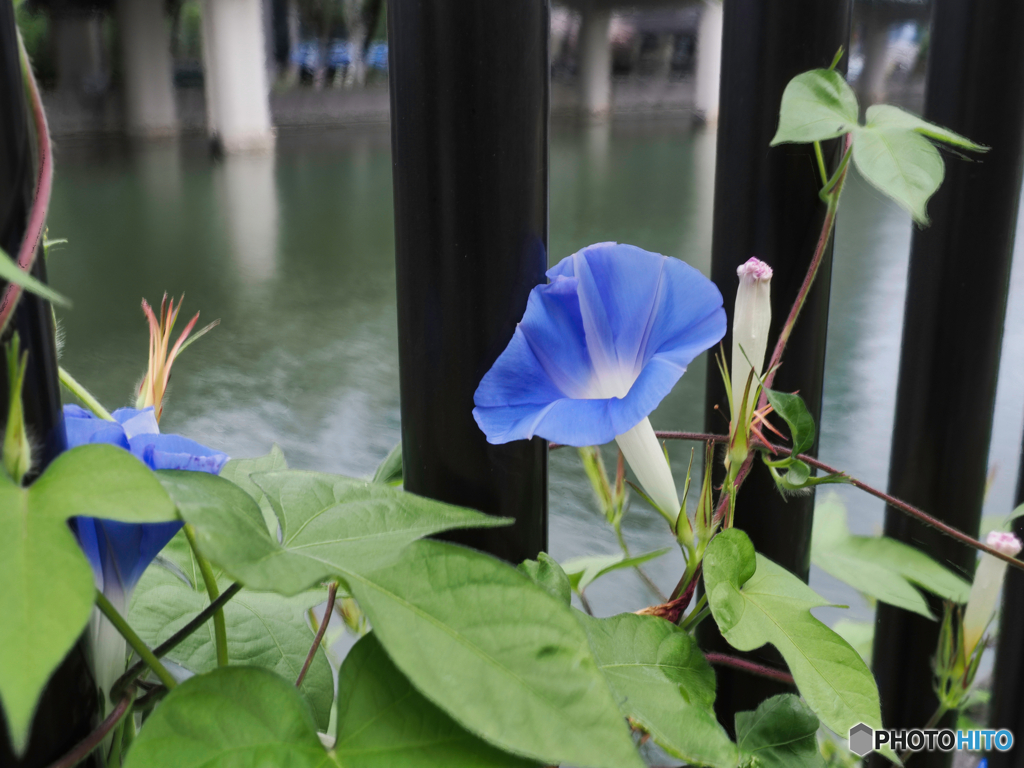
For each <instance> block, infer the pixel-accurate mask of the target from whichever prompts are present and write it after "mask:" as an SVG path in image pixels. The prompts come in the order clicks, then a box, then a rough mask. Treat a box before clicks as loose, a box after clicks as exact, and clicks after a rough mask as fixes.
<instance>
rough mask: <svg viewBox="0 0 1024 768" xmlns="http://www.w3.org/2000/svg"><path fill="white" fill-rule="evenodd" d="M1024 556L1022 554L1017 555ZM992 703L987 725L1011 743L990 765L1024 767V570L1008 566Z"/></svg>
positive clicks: (1017, 526)
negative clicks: (1011, 737) (1006, 733)
mask: <svg viewBox="0 0 1024 768" xmlns="http://www.w3.org/2000/svg"><path fill="white" fill-rule="evenodd" d="M1016 503H1017V505H1021V504H1024V448H1022V450H1021V456H1020V473H1019V474H1018V476H1017V501H1016ZM1013 532H1014V533H1016V534H1017V537H1018V538H1020V539H1022V540H1024V517H1018V518H1017V519H1016V520H1015V521H1014V523H1013ZM1018 557H1020V558H1021V559H1024V554H1021V555H1018ZM991 701H992V703H991V709H990V710H989V720H988V724H989V726H990V727H991V728H996V729H1001V728H1008V729H1009V730H1010V732H1011V733H1013V734H1014V744H1013V746H1012V747H1011V748H1010V749H1009V750H1008V751H1006V752H997V751H993V752H992V753H990V754H989V756H988V765H989V768H1024V745H1022V744H1021V743H1020V741H1019V740H1020V739H1021V738H1024V572H1021V571H1018V570H1017V569H1015V568H1010V569H1008V570H1007V573H1006V583H1005V586H1004V587H1003V606H1002V610H1001V611H1000V613H999V636H998V641H997V646H996V666H995V673H994V674H993V675H992V700H991Z"/></svg>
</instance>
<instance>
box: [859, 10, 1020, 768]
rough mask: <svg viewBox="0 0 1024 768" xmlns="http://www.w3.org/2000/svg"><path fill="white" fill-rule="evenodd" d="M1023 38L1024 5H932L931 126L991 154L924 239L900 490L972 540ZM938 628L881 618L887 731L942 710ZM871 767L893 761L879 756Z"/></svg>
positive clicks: (878, 666) (947, 557)
mask: <svg viewBox="0 0 1024 768" xmlns="http://www.w3.org/2000/svg"><path fill="white" fill-rule="evenodd" d="M1022 36H1024V5H1022V4H1021V3H1019V2H1017V0H935V2H934V9H933V17H932V32H931V46H930V52H929V59H928V83H927V96H926V102H925V117H926V118H927V119H928V120H931V121H933V122H936V123H939V124H940V125H944V126H947V127H949V128H951V129H953V130H954V131H957V132H958V133H961V134H963V135H965V136H969V137H970V138H971V139H973V140H974V141H978V142H981V143H982V144H986V145H988V146H990V147H992V150H991V151H990V152H989V153H988V154H986V155H983V156H981V157H979V158H977V159H974V160H973V161H968V160H962V159H957V158H954V159H952V160H951V161H949V162H947V163H946V178H945V181H944V182H943V185H942V187H941V188H940V189H939V191H938V193H937V194H936V195H935V197H934V198H933V199H932V201H931V203H930V204H929V206H928V210H929V214H930V216H931V219H932V224H931V226H929V227H927V228H925V229H920V230H917V231H915V233H914V236H913V241H912V245H911V255H910V268H909V273H908V280H907V300H906V310H905V313H904V326H903V350H902V355H901V360H900V374H899V390H898V393H897V399H896V420H895V425H894V428H893V442H892V460H891V464H890V469H889V490H890V491H891V492H892V493H893V494H894V495H896V496H898V497H899V498H901V499H905V500H906V501H909V502H910V503H911V504H914V505H916V506H918V507H920V508H922V509H925V510H928V511H929V512H930V513H932V514H933V515H935V516H937V517H938V518H940V519H941V520H944V521H946V522H947V523H950V524H952V525H954V526H956V527H957V528H959V529H961V530H963V531H966V532H967V533H970V534H975V533H977V531H978V527H979V522H980V519H981V508H982V502H983V498H984V493H985V481H986V476H987V472H988V466H987V465H988V450H989V440H990V437H991V432H992V414H993V409H994V406H995V395H996V380H997V377H998V372H999V355H1000V351H1001V347H1002V336H1003V322H1004V315H1005V308H1006V299H1007V292H1008V289H1009V275H1010V261H1011V257H1012V253H1013V240H1014V230H1015V227H1016V220H1017V207H1018V202H1019V199H1020V197H1019V195H1020V186H1021V157H1022V154H1021V152H1022V137H1024V47H1022V46H1021V44H1020V41H1021V39H1022ZM885 533H886V535H888V536H893V537H895V538H897V539H899V540H901V541H905V542H908V543H910V544H913V545H914V546H916V547H918V548H920V549H921V550H923V551H924V552H927V553H928V554H930V555H931V556H933V557H935V558H937V559H939V560H940V561H942V562H944V563H946V564H947V565H949V566H950V567H952V568H953V569H955V570H957V571H959V572H961V573H964V574H966V575H967V577H968V578H970V577H971V575H972V574H973V572H974V564H975V560H976V553H975V552H974V550H972V549H970V548H968V547H965V546H963V545H961V544H958V543H956V542H955V541H954V540H953V539H950V538H948V537H945V536H942V535H940V534H938V533H936V532H935V531H934V530H932V529H930V528H925V527H923V526H921V525H920V524H918V523H916V522H914V521H912V520H910V519H908V518H907V517H906V516H904V515H902V514H901V513H900V512H898V511H895V510H892V509H889V510H887V511H886V521H885ZM938 628H939V627H938V624H937V623H935V622H931V621H928V620H926V619H924V618H922V617H921V616H917V615H916V614H911V613H908V612H906V611H902V610H900V609H898V608H893V607H891V606H887V605H880V606H879V608H878V614H877V622H876V632H875V642H874V655H873V666H874V672H875V676H876V678H877V680H878V687H879V692H880V693H881V697H882V720H883V722H884V723H885V724H886V725H887V726H891V727H898V728H913V727H921V726H922V725H924V724H925V723H926V722H927V721H928V719H929V717H930V716H931V715H932V713H933V711H934V710H935V708H936V705H937V701H936V698H935V696H934V695H933V694H932V692H931V691H932V670H931V658H932V656H933V654H934V653H935V645H936V641H937V638H938ZM1019 652H1020V649H1018V653H1019ZM943 722H944V725H948V724H950V723H952V722H953V716H952V715H949V716H947V719H946V720H944V721H943ZM951 759H952V755H951V754H943V753H941V752H933V753H922V754H920V755H917V756H915V757H914V762H915V764H917V768H938V767H939V766H948V765H950V762H951ZM870 764H871V765H872V766H878V767H879V768H880V766H882V765H887V764H888V763H887V761H885V760H884V759H883V758H881V757H878V756H875V757H874V758H873V759H872V760H871V761H870Z"/></svg>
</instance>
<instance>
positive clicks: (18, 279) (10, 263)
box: [0, 248, 71, 307]
mask: <svg viewBox="0 0 1024 768" xmlns="http://www.w3.org/2000/svg"><path fill="white" fill-rule="evenodd" d="M0 280H6V281H7V282H8V283H14V284H15V285H18V286H21V287H22V288H24V289H25V290H26V291H28V292H29V293H34V294H36V295H37V296H42V297H43V298H44V299H46V300H47V301H48V302H50V303H51V304H56V305H57V306H58V307H70V306H71V302H70V301H69V300H68V299H67V298H65V297H64V296H61V295H60V294H59V293H57V292H56V291H55V290H53V288H51V287H50V286H48V285H47V284H46V283H44V282H43V281H42V280H37V279H36V278H35V277H33V276H32V275H31V274H29V273H28V272H26V271H25V270H23V269H22V268H21V267H19V266H18V265H17V264H16V263H15V262H14V259H12V258H11V257H10V256H8V255H7V251H5V250H4V249H3V248H0Z"/></svg>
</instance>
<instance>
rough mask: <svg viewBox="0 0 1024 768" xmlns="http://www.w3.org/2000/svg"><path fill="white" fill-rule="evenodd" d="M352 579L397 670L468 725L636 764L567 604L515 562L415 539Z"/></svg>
mask: <svg viewBox="0 0 1024 768" xmlns="http://www.w3.org/2000/svg"><path fill="white" fill-rule="evenodd" d="M347 581H348V584H349V587H350V588H351V591H352V594H353V596H354V597H355V598H356V600H357V601H358V602H359V605H360V607H361V608H362V609H363V611H365V613H366V615H367V616H368V617H369V619H370V623H371V624H372V625H373V628H374V632H375V633H376V635H377V637H378V639H379V640H380V642H381V644H382V645H383V646H384V647H385V649H387V652H388V654H389V655H390V657H391V659H392V661H394V663H395V665H396V666H397V667H398V668H399V669H400V670H401V671H402V672H403V673H404V674H405V675H406V676H407V677H408V678H409V680H410V681H411V682H412V683H413V685H415V686H416V688H417V689H418V690H419V691H420V692H421V693H422V694H423V695H424V696H426V697H427V698H428V699H430V700H431V701H433V702H434V704H436V705H437V706H438V707H440V708H442V709H444V710H445V711H446V712H447V713H448V714H449V715H451V716H452V717H453V718H454V719H455V720H456V721H458V722H459V723H460V724H461V725H462V726H463V727H465V728H466V729H467V730H469V731H470V732H472V733H475V734H477V735H478V736H480V737H482V738H484V739H486V740H487V741H489V742H491V743H492V744H494V745H496V746H498V747H500V748H501V749H504V750H507V751H509V752H512V753H514V754H519V755H522V756H524V757H529V758H532V759H536V760H542V761H545V762H546V763H547V764H553V763H554V764H557V763H568V764H571V765H577V766H585V767H586V768H642V766H643V762H642V761H641V760H640V757H639V755H638V754H637V752H636V749H635V748H634V746H633V742H632V739H631V738H630V735H629V730H628V729H627V728H626V725H625V723H624V721H623V719H622V717H621V716H620V714H619V711H618V706H617V705H616V702H615V700H614V699H613V698H612V694H611V691H610V690H609V688H608V684H607V683H606V682H605V679H604V677H603V675H602V674H601V672H600V671H599V670H598V668H597V663H596V661H595V660H594V656H593V654H592V652H591V650H590V646H589V644H588V642H587V637H586V634H585V632H584V631H583V628H582V627H581V626H580V624H579V622H578V621H577V620H576V618H575V616H574V613H573V611H572V609H571V608H569V607H567V606H566V605H565V604H564V603H563V602H562V601H561V600H559V599H558V598H556V597H554V596H553V595H551V594H550V593H549V592H548V591H547V590H545V589H543V588H542V587H539V586H537V585H536V584H534V583H533V582H532V581H531V580H530V579H529V577H527V576H526V575H524V574H522V573H520V572H519V571H517V570H516V569H515V568H513V567H511V566H509V565H507V564H505V563H503V562H501V561H499V560H497V559H495V558H493V557H490V556H488V555H484V554H482V553H480V552H476V551H474V550H471V549H466V548H463V547H459V546H455V545H453V544H448V543H444V542H439V541H417V542H415V543H413V544H410V545H409V546H408V547H407V548H406V549H405V551H404V552H403V555H402V557H401V558H400V559H398V560H396V561H392V562H391V563H390V564H389V565H387V566H386V567H384V568H381V569H379V570H377V571H373V572H369V573H366V574H349V575H348V576H347Z"/></svg>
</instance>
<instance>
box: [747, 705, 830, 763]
mask: <svg viewBox="0 0 1024 768" xmlns="http://www.w3.org/2000/svg"><path fill="white" fill-rule="evenodd" d="M817 732H818V718H817V717H815V715H814V713H813V712H811V711H810V710H809V709H808V708H807V707H806V705H804V703H803V702H802V701H800V697H799V696H794V695H793V694H791V693H783V694H781V695H779V696H772V697H771V698H770V699H766V700H765V701H762V702H761V704H760V705H759V706H758V707H757V709H756V710H754V711H753V712H737V713H736V743H737V745H738V746H739V748H740V752H741V753H742V755H743V757H744V758H745V759H747V760H751V761H752V764H753V765H756V766H758V768H825V760H824V759H823V758H822V756H821V752H819V751H818V739H817V736H816V734H817Z"/></svg>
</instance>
